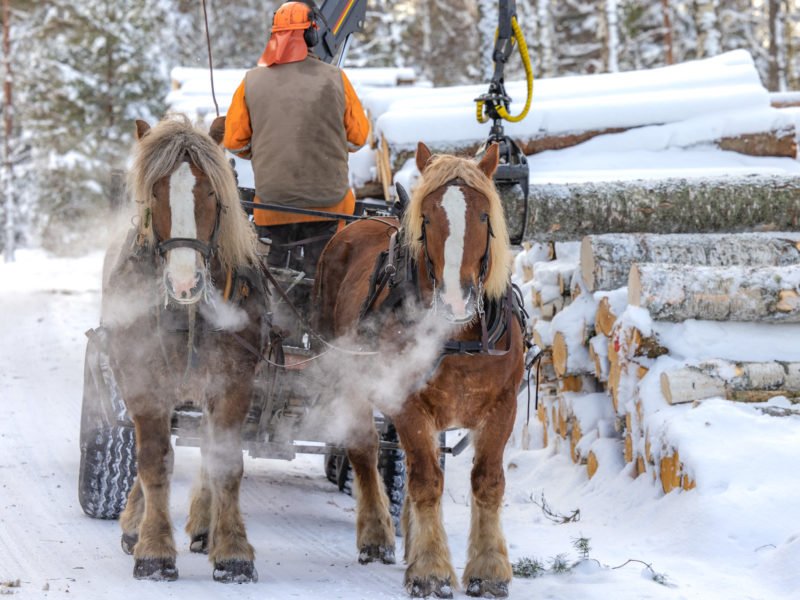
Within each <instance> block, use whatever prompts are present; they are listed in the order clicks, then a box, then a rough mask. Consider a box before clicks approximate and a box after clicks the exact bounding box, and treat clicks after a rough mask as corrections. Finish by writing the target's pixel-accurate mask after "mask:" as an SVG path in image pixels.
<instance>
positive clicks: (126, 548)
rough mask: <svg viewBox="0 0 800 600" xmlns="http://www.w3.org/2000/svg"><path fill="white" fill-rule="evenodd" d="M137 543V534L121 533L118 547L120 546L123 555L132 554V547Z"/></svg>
mask: <svg viewBox="0 0 800 600" xmlns="http://www.w3.org/2000/svg"><path fill="white" fill-rule="evenodd" d="M138 541H139V534H138V533H123V534H122V538H120V545H121V546H122V551H123V552H124V553H125V554H133V547H134V546H135V545H136V542H138Z"/></svg>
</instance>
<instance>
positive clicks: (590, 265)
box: [580, 232, 800, 291]
mask: <svg viewBox="0 0 800 600" xmlns="http://www.w3.org/2000/svg"><path fill="white" fill-rule="evenodd" d="M634 263H667V264H679V265H705V266H716V267H721V266H731V265H742V266H780V265H793V264H800V233H797V232H786V233H739V234H724V233H723V234H691V233H688V234H660V235H659V234H613V233H610V234H605V235H590V236H586V237H584V238H583V241H582V242H581V258H580V273H581V276H582V277H583V282H584V283H585V284H586V286H587V288H588V289H589V291H597V290H614V289H617V288H621V287H623V286H625V285H627V283H628V275H629V273H630V268H631V266H632V265H633V264H634Z"/></svg>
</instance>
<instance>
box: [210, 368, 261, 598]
mask: <svg viewBox="0 0 800 600" xmlns="http://www.w3.org/2000/svg"><path fill="white" fill-rule="evenodd" d="M249 406H250V386H249V385H248V384H247V383H242V384H240V385H236V384H234V385H232V386H229V387H228V389H227V390H226V393H225V395H224V396H222V397H220V398H216V399H214V400H212V401H211V402H210V404H209V406H208V409H207V414H206V419H207V429H206V436H207V446H206V452H205V455H204V457H203V461H204V465H203V468H204V470H205V471H206V473H207V476H208V485H209V488H210V490H211V519H210V527H209V539H208V557H209V560H210V561H211V562H212V564H213V565H214V579H215V580H216V581H221V582H223V583H246V582H251V581H258V573H257V572H256V568H255V563H254V559H255V553H254V551H253V547H252V546H251V545H250V543H249V542H248V541H247V534H246V532H245V527H244V521H243V519H242V514H241V511H240V509H239V487H240V485H241V481H242V473H243V472H244V460H243V458H242V424H243V423H244V419H245V416H246V415H247V410H248V407H249Z"/></svg>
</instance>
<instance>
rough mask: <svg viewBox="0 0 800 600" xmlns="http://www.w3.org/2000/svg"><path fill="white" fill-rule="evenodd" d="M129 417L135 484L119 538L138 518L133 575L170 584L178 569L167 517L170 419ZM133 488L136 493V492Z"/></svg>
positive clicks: (163, 414) (165, 415) (165, 416)
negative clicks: (133, 436) (132, 428)
mask: <svg viewBox="0 0 800 600" xmlns="http://www.w3.org/2000/svg"><path fill="white" fill-rule="evenodd" d="M132 416H133V422H134V425H135V426H136V463H137V469H138V484H137V486H135V487H134V488H133V490H131V494H130V496H129V499H130V500H133V502H131V504H130V505H129V508H126V514H125V516H124V517H123V523H122V524H123V535H124V534H126V533H128V534H131V533H132V532H128V531H126V530H125V529H124V527H125V526H126V525H128V526H130V525H131V524H132V523H135V522H136V520H137V517H138V516H139V514H140V515H141V522H140V523H139V528H138V536H137V539H136V541H135V546H134V547H133V557H134V567H133V576H134V577H135V578H136V579H154V580H162V581H174V580H175V579H177V578H178V570H177V569H176V567H175V556H176V552H175V540H174V539H173V537H172V522H171V521H170V518H169V479H170V476H171V474H172V465H173V461H174V456H173V451H172V445H171V443H170V421H169V419H170V416H169V414H168V413H166V412H159V413H153V414H134V415H132ZM137 487H138V488H139V489H140V492H137ZM139 493H141V496H139V495H138V494H139ZM142 504H143V505H144V507H143V508H144V510H143V512H142ZM129 510H130V512H129Z"/></svg>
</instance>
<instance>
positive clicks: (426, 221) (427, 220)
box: [422, 215, 431, 225]
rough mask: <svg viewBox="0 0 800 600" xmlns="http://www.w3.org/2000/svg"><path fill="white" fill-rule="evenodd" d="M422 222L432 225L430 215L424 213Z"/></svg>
mask: <svg viewBox="0 0 800 600" xmlns="http://www.w3.org/2000/svg"><path fill="white" fill-rule="evenodd" d="M422 223H423V224H424V225H430V224H431V218H430V217H426V216H425V215H422Z"/></svg>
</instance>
